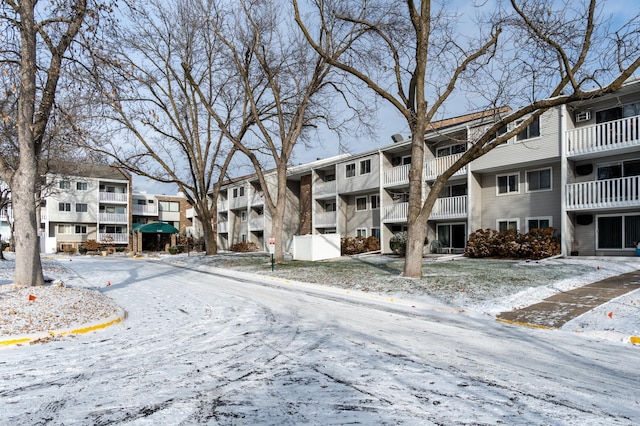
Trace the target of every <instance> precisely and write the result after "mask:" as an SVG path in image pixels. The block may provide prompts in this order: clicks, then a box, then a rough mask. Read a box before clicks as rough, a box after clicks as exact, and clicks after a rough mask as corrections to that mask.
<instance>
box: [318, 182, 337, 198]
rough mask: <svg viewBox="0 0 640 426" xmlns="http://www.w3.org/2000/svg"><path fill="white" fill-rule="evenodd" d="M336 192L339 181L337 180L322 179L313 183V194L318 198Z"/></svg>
mask: <svg viewBox="0 0 640 426" xmlns="http://www.w3.org/2000/svg"><path fill="white" fill-rule="evenodd" d="M336 192H337V182H336V181H335V180H331V181H329V182H322V181H320V182H316V184H315V185H313V196H314V197H316V198H319V197H328V196H331V195H336Z"/></svg>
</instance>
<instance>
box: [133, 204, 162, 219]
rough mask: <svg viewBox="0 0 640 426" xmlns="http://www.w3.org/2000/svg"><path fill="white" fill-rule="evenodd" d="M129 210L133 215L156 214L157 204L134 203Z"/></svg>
mask: <svg viewBox="0 0 640 426" xmlns="http://www.w3.org/2000/svg"><path fill="white" fill-rule="evenodd" d="M131 211H132V212H133V214H135V215H139V216H142V215H149V216H157V215H158V206H157V205H155V204H134V205H133V206H132V208H131Z"/></svg>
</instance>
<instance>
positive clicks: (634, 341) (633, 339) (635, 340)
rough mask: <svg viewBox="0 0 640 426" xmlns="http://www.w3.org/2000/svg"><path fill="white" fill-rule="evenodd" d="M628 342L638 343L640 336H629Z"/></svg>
mask: <svg viewBox="0 0 640 426" xmlns="http://www.w3.org/2000/svg"><path fill="white" fill-rule="evenodd" d="M629 343H631V344H632V345H640V337H638V336H631V337H629Z"/></svg>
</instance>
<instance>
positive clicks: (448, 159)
mask: <svg viewBox="0 0 640 426" xmlns="http://www.w3.org/2000/svg"><path fill="white" fill-rule="evenodd" d="M462 155H463V154H462V153H460V154H453V155H447V156H445V157H438V158H434V159H433V160H429V161H426V162H425V170H424V178H425V180H434V179H436V178H437V177H438V176H440V175H441V174H443V173H444V172H445V171H446V170H447V169H448V168H449V167H451V166H453V163H455V162H456V161H458V159H459V158H460V157H462ZM466 173H467V166H464V167H462V168H461V169H460V170H458V171H457V172H455V173H454V174H453V176H461V175H464V174H466Z"/></svg>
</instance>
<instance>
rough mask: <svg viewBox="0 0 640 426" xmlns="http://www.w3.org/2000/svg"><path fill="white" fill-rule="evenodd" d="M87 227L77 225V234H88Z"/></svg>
mask: <svg viewBox="0 0 640 426" xmlns="http://www.w3.org/2000/svg"><path fill="white" fill-rule="evenodd" d="M86 233H87V227H86V225H76V234H86Z"/></svg>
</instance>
